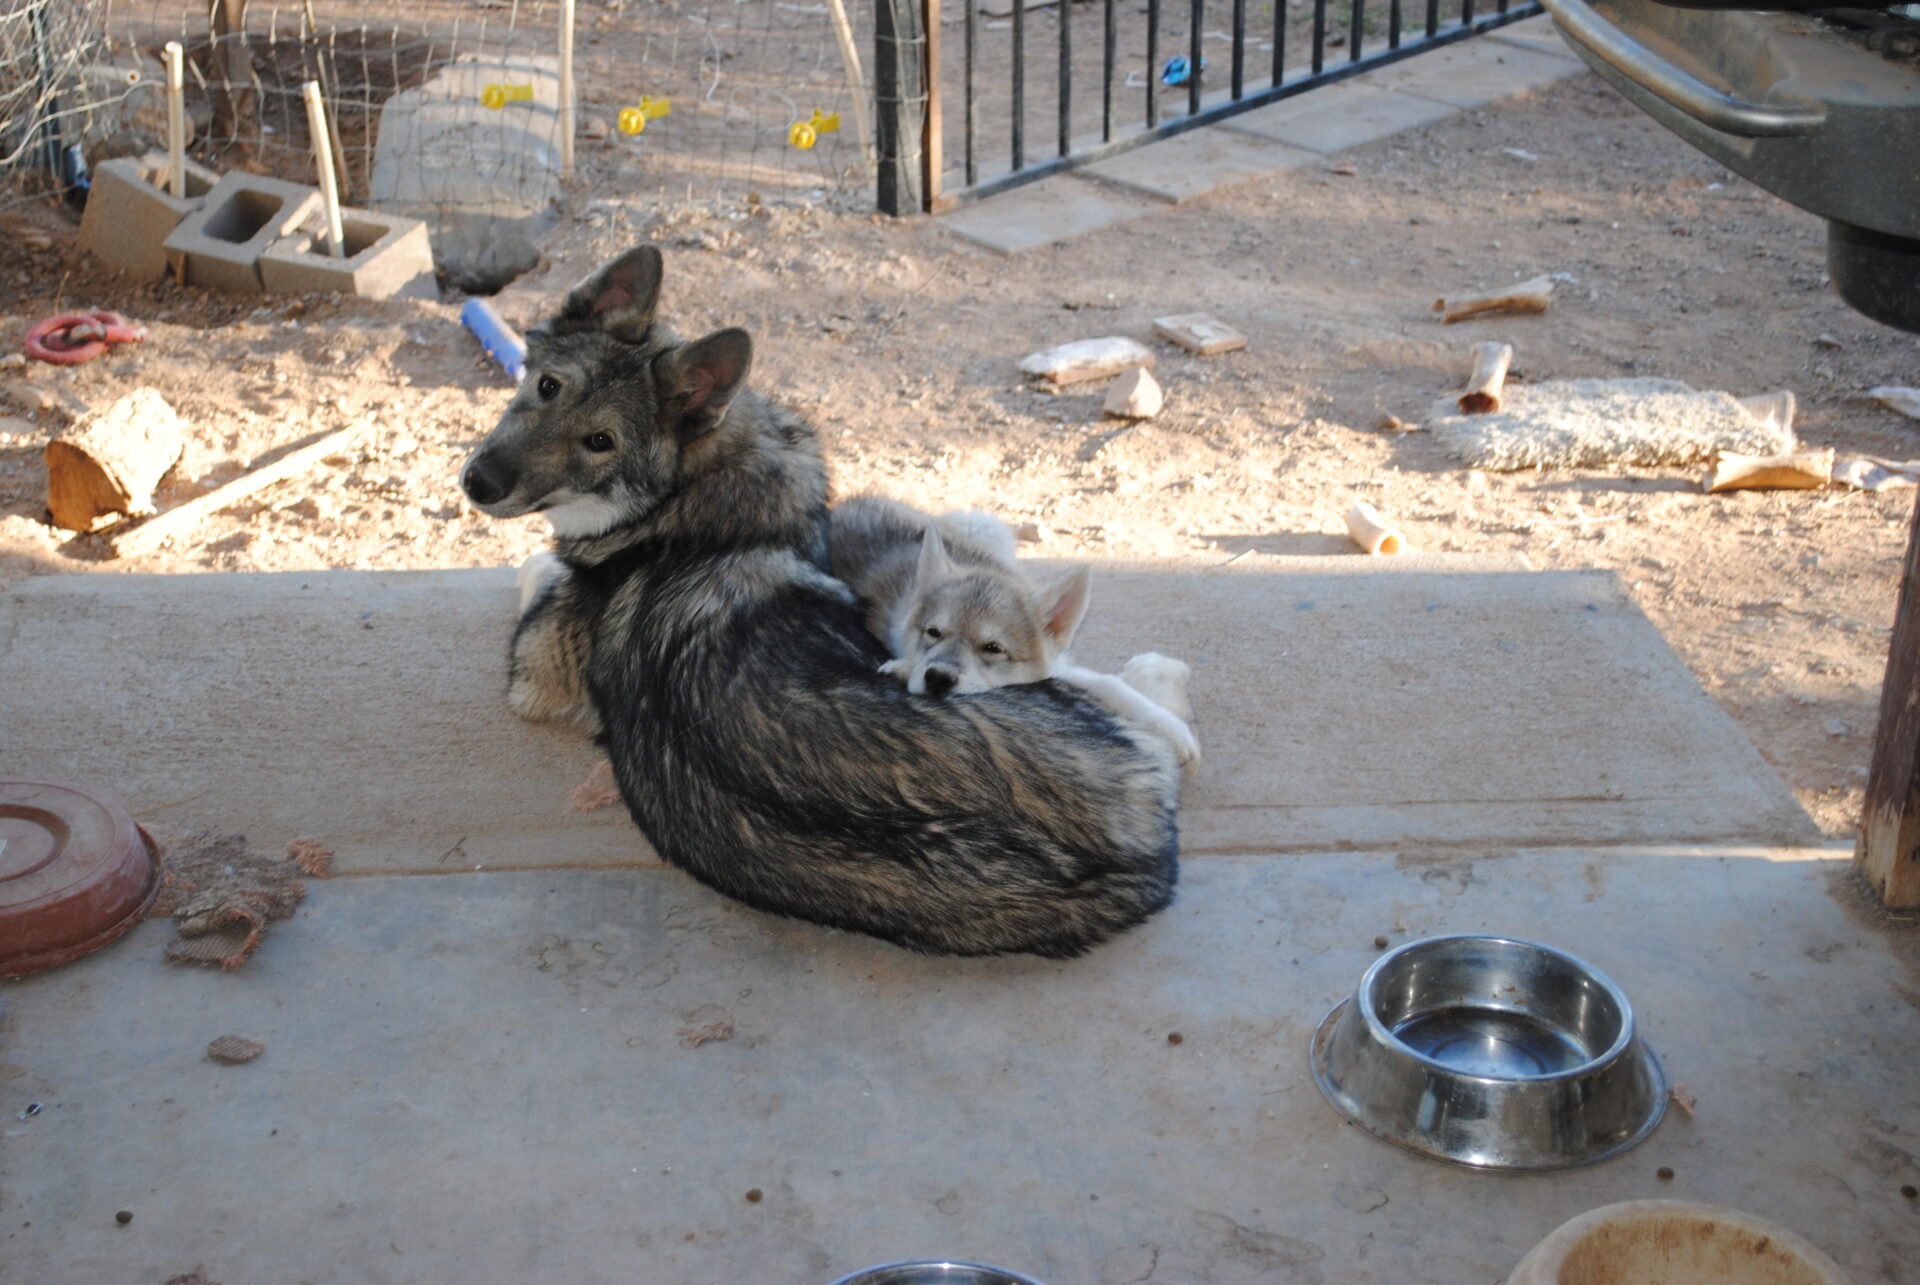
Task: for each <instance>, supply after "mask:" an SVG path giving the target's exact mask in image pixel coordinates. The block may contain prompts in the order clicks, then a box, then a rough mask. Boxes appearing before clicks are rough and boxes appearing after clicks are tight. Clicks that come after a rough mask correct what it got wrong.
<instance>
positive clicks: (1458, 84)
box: [1363, 39, 1587, 108]
mask: <svg viewBox="0 0 1920 1285" xmlns="http://www.w3.org/2000/svg"><path fill="white" fill-rule="evenodd" d="M1586 69H1587V68H1586V64H1585V63H1582V62H1581V61H1580V60H1579V59H1578V58H1577V57H1575V56H1574V55H1573V54H1572V52H1571V51H1568V50H1565V49H1563V50H1561V51H1560V52H1559V53H1557V54H1552V53H1541V52H1539V51H1537V50H1533V49H1524V48H1520V47H1519V46H1515V45H1507V44H1496V43H1494V42H1493V41H1491V40H1486V39H1473V40H1462V41H1460V42H1459V43H1458V44H1452V45H1447V46H1445V47H1443V48H1440V49H1432V50H1429V51H1427V52H1426V53H1423V54H1421V55H1420V56H1419V57H1417V58H1408V59H1407V60H1406V61H1404V62H1397V63H1393V64H1391V65H1390V66H1386V67H1382V68H1380V69H1379V70H1378V71H1373V72H1369V73H1367V75H1366V76H1365V77H1363V79H1364V80H1366V81H1367V82H1368V83H1370V84H1372V85H1374V86H1377V87H1379V88H1383V89H1392V90H1396V91H1398V92H1400V93H1404V94H1417V95H1419V96H1420V97H1422V98H1431V99H1434V100H1436V101H1438V102H1443V103H1449V104H1451V105H1453V106H1455V107H1460V108H1467V107H1484V106H1486V105H1487V104H1488V103H1494V102H1499V101H1500V100H1501V99H1503V98H1513V97H1516V96H1518V95H1521V94H1526V93H1530V92H1533V91H1535V90H1540V89H1545V88H1546V87H1547V86H1548V85H1552V84H1555V83H1557V82H1559V81H1562V80H1565V79H1567V78H1568V77H1569V76H1577V75H1579V74H1581V73H1582V72H1584V71H1586Z"/></svg>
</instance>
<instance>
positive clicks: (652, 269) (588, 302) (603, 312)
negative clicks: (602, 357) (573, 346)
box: [547, 245, 661, 344]
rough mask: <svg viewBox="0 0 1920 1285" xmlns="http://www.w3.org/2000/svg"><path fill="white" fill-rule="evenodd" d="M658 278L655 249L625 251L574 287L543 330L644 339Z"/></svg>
mask: <svg viewBox="0 0 1920 1285" xmlns="http://www.w3.org/2000/svg"><path fill="white" fill-rule="evenodd" d="M660 276H661V262H660V249H659V247H658V246H653V245H643V246H641V247H639V248H638V249H634V250H629V251H627V252H626V253H625V254H623V255H621V256H620V257H619V258H617V259H615V260H614V261H613V262H612V263H609V264H607V265H606V266H605V267H603V268H601V269H600V270H599V271H597V272H595V273H594V274H593V275H592V276H590V277H588V278H587V279H586V280H585V281H582V282H581V283H580V284H579V285H577V286H575V287H574V288H573V291H572V293H570V294H569V295H568V296H567V301H566V302H565V303H564V304H562V305H560V315H559V316H558V317H556V318H554V320H553V321H552V323H550V324H549V325H548V327H547V329H548V330H549V331H551V332H552V333H554V334H568V333H571V332H574V331H580V330H602V331H605V332H606V333H607V334H609V335H612V336H613V337H614V338H615V339H619V340H622V341H624V342H626V343H630V344H637V343H639V342H641V341H642V340H644V339H645V338H646V337H647V331H648V330H649V329H650V328H651V327H652V325H653V314H654V310H655V309H656V308H658V307H659V305H660Z"/></svg>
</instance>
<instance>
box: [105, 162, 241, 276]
mask: <svg viewBox="0 0 1920 1285" xmlns="http://www.w3.org/2000/svg"><path fill="white" fill-rule="evenodd" d="M171 168H172V162H170V161H169V160H168V159H167V156H166V154H165V153H164V152H148V153H147V154H146V155H144V156H137V157H136V156H122V157H117V158H115V159H113V160H110V161H102V162H101V163H100V164H99V165H97V166H95V167H94V171H93V188H92V190H91V191H90V192H89V193H88V196H87V212H86V214H85V215H83V216H82V217H81V220H80V248H81V249H82V250H85V251H87V252H88V253H89V254H91V255H93V257H94V258H96V259H98V260H100V262H102V263H105V264H108V265H109V266H111V267H115V268H118V269H120V270H121V271H122V272H125V273H126V274H128V275H129V276H131V277H133V278H135V279H136V280H139V281H158V280H160V278H161V277H163V276H165V275H166V272H167V252H166V249H165V248H164V247H165V245H166V240H167V238H168V237H169V236H171V235H172V234H173V231H174V229H175V228H177V227H179V226H180V222H181V220H182V219H185V218H186V217H187V216H188V215H190V214H192V213H194V211H196V210H198V209H199V208H200V206H201V204H202V203H203V202H204V201H205V199H206V196H207V193H208V192H210V191H212V190H213V188H214V185H215V184H217V183H218V182H219V181H220V176H219V175H218V174H216V173H214V172H213V171H212V170H210V169H208V168H207V167H206V166H204V165H196V164H195V163H194V162H193V161H191V160H189V161H188V162H187V164H186V170H187V183H186V189H187V194H186V195H185V196H183V197H177V196H175V195H174V194H173V186H172V174H171Z"/></svg>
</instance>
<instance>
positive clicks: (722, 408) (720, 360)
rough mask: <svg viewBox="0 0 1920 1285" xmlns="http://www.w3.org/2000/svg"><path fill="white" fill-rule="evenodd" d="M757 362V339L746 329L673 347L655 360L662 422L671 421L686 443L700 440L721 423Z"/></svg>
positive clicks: (732, 330) (733, 330)
mask: <svg viewBox="0 0 1920 1285" xmlns="http://www.w3.org/2000/svg"><path fill="white" fill-rule="evenodd" d="M752 364H753V340H752V339H751V338H749V337H748V335H747V332H746V331H744V330H737V329H730V330H716V331H714V332H713V333H712V334H710V335H708V336H707V337H706V338H705V339H701V340H697V341H696V342H694V343H690V344H687V345H685V346H683V347H680V348H675V349H673V350H672V351H671V352H665V353H662V354H660V358H659V360H658V362H657V363H656V364H655V366H654V370H655V373H656V374H657V376H658V378H659V380H660V417H661V422H662V423H664V424H667V425H670V426H671V427H672V428H673V430H674V432H675V433H676V434H677V435H678V436H679V438H680V443H681V445H683V446H684V445H686V444H687V443H689V442H696V441H698V440H700V439H701V438H703V437H705V436H706V435H707V434H708V433H711V432H712V431H713V430H714V429H716V428H718V427H719V426H720V421H721V420H723V419H725V418H726V417H727V407H728V406H729V405H730V404H731V403H732V401H733V398H734V395H735V394H736V393H738V392H739V391H740V388H741V385H743V384H745V383H746V380H747V367H749V366H751V365H752Z"/></svg>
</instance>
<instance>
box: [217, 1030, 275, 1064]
mask: <svg viewBox="0 0 1920 1285" xmlns="http://www.w3.org/2000/svg"><path fill="white" fill-rule="evenodd" d="M266 1051H267V1043H266V1041H265V1040H250V1039H248V1038H247V1037H246V1036H244V1035H222V1036H220V1037H219V1038H218V1039H216V1040H214V1041H213V1042H212V1043H210V1044H208V1045H207V1056H208V1057H210V1058H212V1059H213V1060H214V1061H216V1062H225V1063H226V1064H227V1065H229V1066H238V1065H239V1064H240V1063H242V1062H251V1061H253V1059H255V1058H257V1057H259V1056H260V1055H261V1054H262V1053H265V1052H266Z"/></svg>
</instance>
